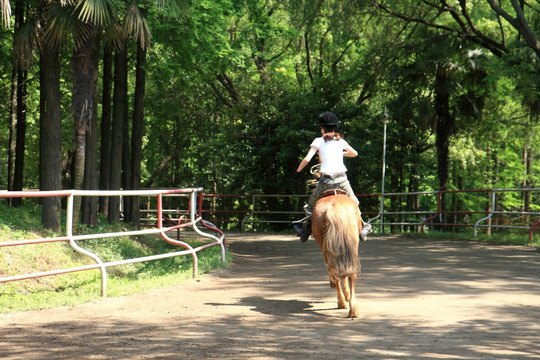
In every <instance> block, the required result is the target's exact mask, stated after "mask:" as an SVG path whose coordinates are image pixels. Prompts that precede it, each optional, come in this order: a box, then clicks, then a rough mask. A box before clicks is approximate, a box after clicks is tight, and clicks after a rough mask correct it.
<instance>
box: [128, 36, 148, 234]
mask: <svg viewBox="0 0 540 360" xmlns="http://www.w3.org/2000/svg"><path fill="white" fill-rule="evenodd" d="M145 66H146V49H143V48H142V47H141V46H140V45H139V46H138V47H137V68H136V70H135V99H134V104H133V128H132V129H131V131H132V133H131V189H133V190H139V189H140V188H141V159H142V138H143V132H144V96H145V86H146V85H145V84H146V70H145ZM132 200H133V201H132V204H131V221H132V222H133V223H134V224H135V226H136V227H137V228H139V226H140V218H141V214H140V211H139V210H140V209H139V207H140V198H139V197H138V196H134V197H133V198H132Z"/></svg>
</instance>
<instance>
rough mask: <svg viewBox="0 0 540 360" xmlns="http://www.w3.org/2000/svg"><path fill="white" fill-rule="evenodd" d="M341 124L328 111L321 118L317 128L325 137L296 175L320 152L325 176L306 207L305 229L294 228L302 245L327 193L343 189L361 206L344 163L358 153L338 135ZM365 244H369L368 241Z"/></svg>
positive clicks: (314, 145)
mask: <svg viewBox="0 0 540 360" xmlns="http://www.w3.org/2000/svg"><path fill="white" fill-rule="evenodd" d="M338 124H339V119H338V117H337V115H336V114H334V113H332V112H329V111H327V112H325V113H322V114H321V115H320V116H319V118H318V119H317V125H319V127H320V129H321V137H318V138H316V139H315V140H313V142H312V143H311V145H310V149H309V151H308V153H307V155H306V156H305V157H304V159H302V161H301V162H300V165H298V169H297V170H296V173H297V174H299V173H300V172H301V171H302V169H304V168H305V167H306V165H307V164H309V162H310V161H311V159H312V158H313V156H314V155H315V154H316V153H317V152H319V160H320V162H321V168H320V172H321V176H320V178H319V182H318V184H317V187H316V188H315V190H314V191H313V192H312V194H311V197H310V198H309V201H308V203H307V204H306V205H305V206H304V211H305V212H306V214H307V215H308V216H307V217H306V218H305V220H304V222H303V224H302V226H299V225H298V224H296V225H295V226H294V230H295V232H296V234H297V236H299V237H300V240H301V241H302V242H305V241H306V240H307V239H308V238H309V235H310V234H311V213H312V212H313V207H314V206H315V203H316V202H317V200H318V199H319V196H320V195H321V194H322V193H323V191H325V190H329V189H340V190H343V191H344V192H345V193H346V194H347V195H348V196H349V197H350V198H351V199H353V200H354V201H355V202H356V204H357V205H358V203H359V201H358V199H357V198H356V196H355V195H354V192H353V190H352V188H351V184H350V183H349V180H348V179H347V168H346V167H345V164H344V163H343V157H355V156H357V155H358V152H357V151H356V150H354V148H353V147H352V146H350V145H349V144H348V143H347V141H345V140H344V139H343V137H342V136H341V134H339V133H337V132H335V130H336V128H337V126H338ZM362 240H365V237H363V238H362Z"/></svg>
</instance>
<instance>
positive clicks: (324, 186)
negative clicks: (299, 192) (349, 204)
mask: <svg viewBox="0 0 540 360" xmlns="http://www.w3.org/2000/svg"><path fill="white" fill-rule="evenodd" d="M330 189H340V190H343V191H345V192H346V193H347V195H348V196H349V197H350V198H351V199H353V200H354V201H355V202H356V204H357V205H358V204H359V203H360V202H359V201H358V198H357V197H356V195H354V192H353V189H352V188H351V184H350V183H349V180H348V179H347V177H346V176H342V177H339V178H337V179H328V178H323V177H321V178H320V179H319V183H318V184H317V187H316V188H315V190H313V192H312V193H311V196H310V198H309V201H308V203H307V206H306V210H307V211H308V212H309V213H311V212H313V208H314V207H315V203H316V202H317V200H318V199H319V196H321V194H322V193H323V191H326V190H330ZM361 213H362V212H360V214H361Z"/></svg>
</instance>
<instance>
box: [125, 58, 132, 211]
mask: <svg viewBox="0 0 540 360" xmlns="http://www.w3.org/2000/svg"><path fill="white" fill-rule="evenodd" d="M125 66H126V69H125V72H126V74H127V72H128V69H127V62H126V63H125ZM126 91H127V87H126ZM129 120H130V118H129V104H128V101H127V93H126V101H125V102H124V121H123V122H122V132H123V135H122V188H123V189H126V190H130V189H131V149H130V142H129V139H130V136H129V123H130V121H129ZM122 200H123V204H122V207H123V211H124V220H125V221H131V208H132V206H131V203H132V202H133V197H132V196H125V197H123V198H122Z"/></svg>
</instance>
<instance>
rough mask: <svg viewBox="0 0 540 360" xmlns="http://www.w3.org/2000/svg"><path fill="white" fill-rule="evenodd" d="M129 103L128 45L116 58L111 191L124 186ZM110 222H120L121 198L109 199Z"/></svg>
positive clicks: (125, 45)
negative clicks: (126, 114)
mask: <svg viewBox="0 0 540 360" xmlns="http://www.w3.org/2000/svg"><path fill="white" fill-rule="evenodd" d="M126 101H127V44H126V43H124V46H123V49H122V50H119V51H117V52H116V53H115V56H114V92H113V118H112V131H111V168H110V178H109V189H111V190H119V189H120V186H121V184H122V144H123V126H124V112H125V108H126V107H125V103H126ZM108 219H109V221H110V222H118V221H119V220H120V198H119V197H118V196H111V197H110V198H109V214H108Z"/></svg>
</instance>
